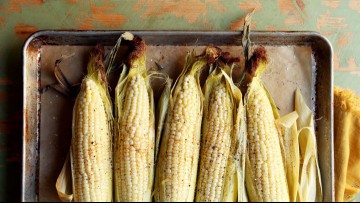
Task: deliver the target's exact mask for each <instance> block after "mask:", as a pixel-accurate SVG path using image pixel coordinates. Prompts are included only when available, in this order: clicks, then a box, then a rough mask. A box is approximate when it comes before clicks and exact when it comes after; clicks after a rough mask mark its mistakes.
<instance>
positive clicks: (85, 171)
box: [70, 47, 113, 202]
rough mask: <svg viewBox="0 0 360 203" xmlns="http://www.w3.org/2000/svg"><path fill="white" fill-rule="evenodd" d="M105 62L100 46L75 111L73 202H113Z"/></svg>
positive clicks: (72, 146)
mask: <svg viewBox="0 0 360 203" xmlns="http://www.w3.org/2000/svg"><path fill="white" fill-rule="evenodd" d="M102 61H103V50H102V49H100V48H99V47H97V49H96V52H93V53H92V54H91V58H90V62H89V64H88V67H87V69H88V74H87V76H86V77H85V79H84V80H83V82H82V84H81V90H80V93H79V95H78V96H77V98H76V102H75V106H74V110H73V137H72V140H71V151H70V160H71V168H72V187H73V195H74V201H80V202H82V201H88V202H89V201H91V202H93V201H112V194H113V188H112V185H113V171H112V130H111V126H112V125H111V123H112V110H111V109H112V107H111V101H110V98H109V94H108V92H107V83H106V78H105V77H106V76H105V70H104V66H103V64H102Z"/></svg>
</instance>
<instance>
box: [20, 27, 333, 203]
mask: <svg viewBox="0 0 360 203" xmlns="http://www.w3.org/2000/svg"><path fill="white" fill-rule="evenodd" d="M125 31H129V32H131V33H133V34H136V35H159V36H162V35H226V36H230V35H234V34H238V35H239V36H241V35H242V31H198V30H196V31H192V30H189V31H185V30H39V31H37V32H34V33H33V34H31V35H30V36H29V37H28V38H27V40H26V41H25V43H24V45H23V49H22V54H23V67H22V69H23V128H22V136H23V146H22V149H23V155H22V156H23V157H22V178H21V180H22V188H21V189H22V191H21V201H29V200H30V198H31V197H30V198H29V197H27V196H26V193H25V191H26V189H27V188H26V187H27V185H28V184H29V183H28V181H29V180H27V177H26V171H27V168H28V167H30V166H28V164H27V155H28V154H27V148H28V146H27V145H26V142H25V140H26V135H27V133H28V129H27V125H28V119H29V115H28V114H27V113H25V112H27V110H26V109H27V108H28V105H27V104H28V103H27V95H28V90H27V88H26V87H27V82H28V81H27V78H26V76H27V74H26V73H27V57H26V56H27V52H28V49H29V48H30V45H31V43H32V42H33V41H34V40H36V39H37V38H39V37H41V36H46V35H50V36H51V35H53V36H56V35H58V36H59V35H61V36H68V35H73V36H82V35H88V34H95V35H102V34H105V35H118V36H119V35H120V34H121V33H123V32H125ZM279 35H280V36H287V37H302V36H305V37H310V38H316V39H317V40H319V41H321V42H322V44H323V45H325V46H326V48H327V49H329V51H330V58H329V60H330V61H329V64H330V80H331V81H330V84H329V87H330V88H331V90H330V95H329V96H330V98H329V99H330V105H331V106H330V109H329V113H330V119H329V125H330V128H331V129H330V140H329V141H330V152H331V154H330V161H331V163H330V164H329V165H330V171H331V172H332V174H331V177H330V179H331V180H330V183H331V186H330V187H331V190H332V191H331V193H330V195H331V201H334V200H335V187H334V131H333V126H334V111H333V85H334V84H333V83H334V73H333V47H332V45H331V43H330V41H329V40H328V39H327V38H326V37H325V36H323V35H321V34H320V33H318V32H314V31H252V32H251V35H250V37H254V36H256V37H278V36H279ZM304 44H306V42H304ZM42 45H44V43H40V47H41V46H42ZM278 45H282V44H269V46H278ZM288 45H289V44H288ZM290 45H292V44H290ZM293 45H295V44H293ZM309 45H310V44H309ZM35 48H36V49H37V47H35ZM38 48H39V47H38ZM39 60H40V59H39ZM39 102H40V98H39V97H37V102H36V104H37V111H38V112H39V111H40V103H39ZM37 122H38V120H37ZM39 136H40V135H39V132H38V134H37V135H36V137H37V139H38V140H37V146H39V144H40V143H39V142H40V140H39ZM36 150H38V153H37V154H39V152H40V149H39V148H38V149H36ZM35 165H36V164H35ZM37 167H38V166H37ZM37 170H38V168H37ZM35 179H37V177H35ZM35 186H36V187H38V186H39V185H38V182H37V184H36V185H35ZM33 195H34V196H33V199H31V200H32V201H34V200H36V201H37V200H38V194H33ZM34 198H35V199H34Z"/></svg>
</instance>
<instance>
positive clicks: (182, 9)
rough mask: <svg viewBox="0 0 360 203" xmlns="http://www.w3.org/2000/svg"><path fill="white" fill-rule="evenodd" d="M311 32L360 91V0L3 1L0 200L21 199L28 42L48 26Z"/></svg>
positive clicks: (341, 81) (343, 80)
mask: <svg viewBox="0 0 360 203" xmlns="http://www.w3.org/2000/svg"><path fill="white" fill-rule="evenodd" d="M254 8H255V9H256V13H255V14H254V17H253V24H252V27H253V29H256V30H311V31H318V32H320V33H321V34H323V35H325V36H326V37H328V39H329V40H330V41H331V42H332V45H333V48H334V68H335V75H334V79H335V85H339V86H342V87H348V88H352V89H354V90H356V91H357V92H358V93H360V55H359V54H358V53H360V47H359V44H360V38H359V37H357V34H358V33H359V32H360V0H271V1H270V0H237V1H233V0H226V1H225V0H223V1H220V0H181V1H180V0H179V1H175V0H173V1H170V0H163V1H148V0H136V1H135V0H134V1H130V0H126V1H125V0H124V1H116V0H104V1H95V0H63V1H54V0H0V30H1V31H0V200H20V184H21V143H22V137H21V135H22V134H21V132H22V131H21V129H22V122H21V120H22V110H21V109H22V56H21V54H22V52H21V51H22V45H23V43H24V41H25V39H26V38H27V37H28V36H29V35H30V34H31V33H33V32H35V31H37V30H41V29H71V30H90V29H101V30H110V29H124V30H239V29H241V27H242V24H243V18H244V16H245V14H246V13H247V12H249V11H252V10H253V9H254Z"/></svg>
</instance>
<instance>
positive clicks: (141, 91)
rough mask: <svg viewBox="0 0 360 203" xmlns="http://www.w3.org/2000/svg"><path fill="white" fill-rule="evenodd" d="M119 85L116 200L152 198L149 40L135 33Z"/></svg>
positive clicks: (152, 152) (116, 90)
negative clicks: (147, 59)
mask: <svg viewBox="0 0 360 203" xmlns="http://www.w3.org/2000/svg"><path fill="white" fill-rule="evenodd" d="M131 43H132V47H131V48H130V49H132V51H131V52H130V54H129V62H128V63H129V64H128V65H129V69H127V68H126V67H124V69H123V73H122V74H121V77H120V80H119V82H118V85H117V87H116V89H115V110H116V112H115V115H116V118H115V129H116V134H115V153H114V167H115V169H114V171H115V172H114V175H115V200H116V201H122V202H123V201H125V202H134V201H142V202H144V201H146V202H150V201H151V200H152V194H151V192H152V187H153V179H154V144H155V128H154V114H153V112H154V105H153V93H152V89H151V87H150V83H149V76H148V75H147V69H146V66H145V62H146V57H145V48H146V45H145V42H144V41H143V40H142V39H141V38H139V37H137V36H135V37H134V39H133V41H132V42H131Z"/></svg>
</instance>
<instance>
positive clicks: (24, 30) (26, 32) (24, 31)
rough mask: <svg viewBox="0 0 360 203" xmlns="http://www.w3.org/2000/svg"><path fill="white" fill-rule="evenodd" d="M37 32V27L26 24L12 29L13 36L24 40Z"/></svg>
mask: <svg viewBox="0 0 360 203" xmlns="http://www.w3.org/2000/svg"><path fill="white" fill-rule="evenodd" d="M37 30H38V28H37V27H35V26H32V25H26V24H17V25H15V27H14V31H15V34H16V35H17V36H18V37H21V38H23V39H26V38H27V37H29V36H30V35H31V34H32V33H34V32H36V31H37Z"/></svg>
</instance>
